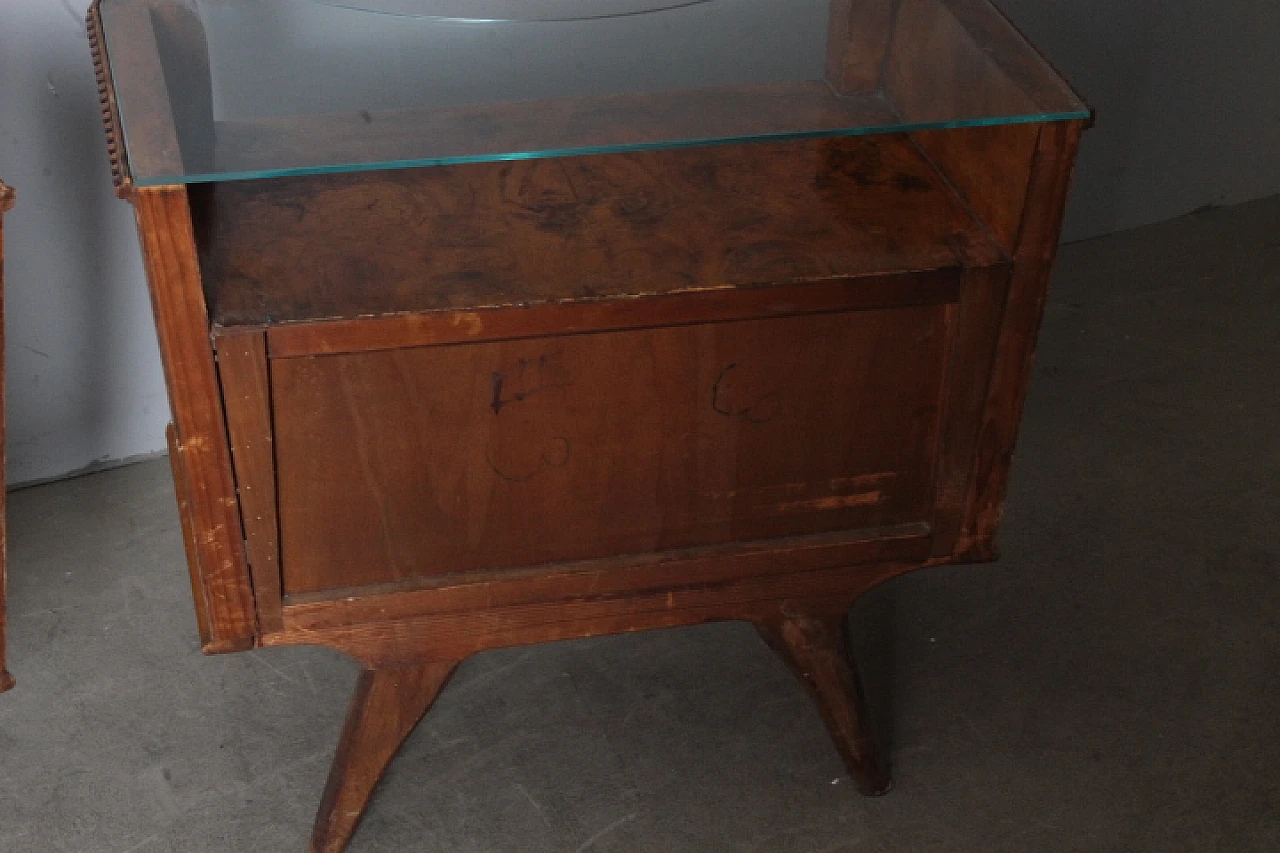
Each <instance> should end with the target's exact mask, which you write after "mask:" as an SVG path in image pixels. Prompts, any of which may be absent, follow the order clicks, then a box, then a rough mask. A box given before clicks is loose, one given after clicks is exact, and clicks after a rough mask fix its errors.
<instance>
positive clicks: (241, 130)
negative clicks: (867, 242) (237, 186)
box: [99, 0, 1089, 185]
mask: <svg viewBox="0 0 1280 853" xmlns="http://www.w3.org/2000/svg"><path fill="white" fill-rule="evenodd" d="M99 14H100V16H101V22H102V34H103V42H104V43H103V52H104V54H105V63H106V68H107V72H108V73H109V75H110V79H111V83H112V89H113V92H114V97H115V104H116V108H117V110H118V114H119V117H120V123H121V126H122V131H123V135H124V142H125V151H126V156H127V160H128V166H129V171H130V174H131V176H132V178H133V180H134V182H135V183H137V184H139V185H158V184H173V183H194V182H204V181H222V180H240V179H248V178H259V177H273V176H283V175H298V174H312V173H322V172H340V171H358V170H364V169H384V168H402V167H408V166H431V165H444V164H455V163H469V162H484V161H497V160H520V159H531V158H540V157H556V156H569V155H578V154H594V153H606V152H619V151H634V150H644V149H655V148H672V147H682V146H691V145H710V144H718V143H728V142H743V141H753V140H785V139H803V138H817V137H824V136H847V135H857V134H869V133H886V132H902V131H911V130H923V129H934V128H947V127H966V126H977V125H991V124H1005V123H1017V122H1030V121H1056V120H1068V119H1080V118H1086V117H1088V115H1089V111H1088V108H1087V107H1086V106H1085V105H1084V104H1083V103H1082V102H1081V101H1080V99H1079V98H1078V97H1076V95H1075V94H1074V93H1073V92H1072V91H1071V89H1070V88H1069V87H1068V86H1067V85H1066V84H1065V83H1064V82H1063V81H1062V80H1061V79H1060V78H1059V77H1058V76H1057V74H1056V73H1055V72H1054V71H1053V69H1052V68H1051V67H1050V66H1049V65H1048V63H1047V62H1046V61H1045V60H1044V59H1043V58H1042V57H1041V56H1040V55H1039V54H1038V53H1036V51H1035V50H1034V49H1033V48H1032V47H1031V46H1030V45H1028V44H1027V43H1026V41H1024V40H1023V38H1022V37H1021V36H1020V35H1019V34H1018V32H1017V31H1016V30H1015V29H1014V28H1013V27H1012V26H1011V25H1010V24H1009V23H1008V22H1007V21H1006V20H1005V19H1004V18H1003V17H1002V16H1001V15H1000V13H999V12H997V11H996V10H995V9H994V8H993V7H992V6H991V5H990V3H989V2H988V0H100V6H99Z"/></svg>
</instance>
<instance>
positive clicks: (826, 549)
mask: <svg viewBox="0 0 1280 853" xmlns="http://www.w3.org/2000/svg"><path fill="white" fill-rule="evenodd" d="M929 542H930V531H929V526H928V525H926V524H904V525H898V526H896V527H892V528H879V529H872V530H863V531H856V532H849V533H843V534H818V535H809V536H794V537H787V538H784V539H776V540H765V541H762V542H750V543H740V542H739V543H731V544H728V545H717V546H707V547H699V548H686V549H678V550H673V551H667V552H661V553H657V554H644V555H634V556H630V557H621V558H619V557H607V558H598V559H593V560H582V561H577V562H574V563H562V564H558V565H550V566H548V565H542V566H530V567H525V568H521V569H514V570H512V569H508V570H500V571H488V572H475V573H467V574H459V575H449V576H443V577H436V578H425V579H421V580H420V581H418V582H417V584H416V585H411V584H396V583H388V584H378V585H376V586H370V587H359V588H350V589H345V590H326V591H324V592H319V593H304V594H301V595H293V596H290V597H289V598H288V599H287V606H286V609H285V613H286V619H287V621H288V623H289V625H290V626H292V627H299V626H306V627H320V626H333V625H339V624H344V625H345V624H356V623H359V622H363V621H370V620H377V619H386V618H402V617H405V616H420V615H426V614H440V613H451V612H458V613H462V612H467V611H469V610H472V609H475V608H494V607H507V606H515V605H525V604H539V603H554V602H564V601H583V600H600V601H603V600H606V599H610V598H622V597H627V596H631V595H635V594H638V593H653V592H668V591H672V590H678V589H685V588H689V587H694V586H707V585H713V584H717V583H726V582H730V581H734V580H739V579H742V578H748V577H759V576H762V575H767V574H777V573H778V572H779V569H778V565H779V564H780V563H786V564H787V565H788V566H789V567H790V569H789V571H792V572H795V571H804V570H812V569H818V568H833V567H839V566H856V565H860V564H863V563H867V562H874V561H877V560H892V561H899V562H901V561H910V560H923V559H925V558H926V557H927V556H928V554H929Z"/></svg>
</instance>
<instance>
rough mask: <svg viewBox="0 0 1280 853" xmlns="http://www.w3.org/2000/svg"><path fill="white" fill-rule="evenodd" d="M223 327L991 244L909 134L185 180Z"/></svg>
mask: <svg viewBox="0 0 1280 853" xmlns="http://www.w3.org/2000/svg"><path fill="white" fill-rule="evenodd" d="M191 192H192V196H193V202H194V203H195V205H196V208H197V210H199V211H201V212H202V215H201V217H200V219H199V222H198V227H197V235H198V237H199V238H200V243H201V254H202V266H203V271H204V276H205V285H206V288H207V289H208V291H209V297H210V301H211V311H212V316H213V319H214V322H216V323H218V324H220V325H224V326H230V325H237V324H248V325H254V324H267V323H283V322H291V321H301V320H314V319H333V318H350V317H358V316H364V315H385V314H395V313H398V312H407V311H428V310H441V309H453V310H469V309H475V308H484V307H496V306H504V305H530V304H538V303H560V302H567V301H582V300H598V299H605V298H610V297H623V296H636V295H658V294H668V293H675V292H681V291H692V290H712V289H719V288H733V287H751V286H758V285H766V284H768V285H783V284H788V283H796V282H812V281H821V280H828V279H838V278H847V277H853V276H865V275H872V274H877V273H885V272H904V271H915V270H932V269H944V268H955V267H964V266H985V265H989V264H993V263H998V262H1000V261H1001V260H1002V255H1001V253H1000V251H999V248H998V247H997V246H996V245H995V244H994V243H993V242H992V241H991V240H990V238H989V237H988V236H987V235H986V232H985V231H984V229H983V228H982V227H981V225H979V224H978V223H977V222H976V221H975V220H974V219H973V217H972V216H971V215H970V214H969V213H968V212H967V209H966V208H965V206H964V204H963V203H962V202H961V201H960V200H959V199H958V198H957V197H956V196H955V194H954V193H953V192H952V190H951V189H950V188H949V186H948V185H947V183H946V181H945V180H943V179H942V177H941V176H939V175H938V173H937V172H936V171H935V170H934V169H933V167H932V166H931V165H930V164H929V163H928V161H927V160H926V159H925V157H924V156H923V155H922V154H921V153H920V151H919V150H918V149H917V148H916V146H915V145H914V144H913V143H912V142H911V141H910V140H909V139H907V138H905V137H900V136H878V137H875V138H874V139H828V140H819V141H809V142H798V143H797V142H792V143H785V144H757V145H741V146H733V147H726V146H714V147H709V148H698V149H687V150H676V151H653V152H640V153H632V154H618V155H608V156H598V157H579V158H561V159H552V160H535V161H527V162H516V163H482V164H473V165H464V166H450V167H439V168H432V169H417V170H405V171H398V172H378V173H371V174H346V175H330V176H312V177H308V178H300V179H294V178H282V179H276V180H268V181H251V182H243V183H229V184H218V185H215V186H212V187H192V188H191Z"/></svg>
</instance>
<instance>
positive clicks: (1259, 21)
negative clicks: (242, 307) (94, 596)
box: [0, 0, 1280, 483]
mask: <svg viewBox="0 0 1280 853" xmlns="http://www.w3.org/2000/svg"><path fill="white" fill-rule="evenodd" d="M263 2H268V0H263ZM997 2H998V3H999V5H1000V6H1001V7H1002V8H1003V9H1004V10H1005V11H1006V12H1007V13H1008V14H1009V15H1010V16H1011V17H1012V18H1013V19H1014V21H1015V22H1016V23H1018V24H1019V26H1021V27H1022V28H1023V29H1024V31H1025V32H1027V34H1028V35H1029V36H1031V38H1032V39H1033V40H1035V41H1036V42H1037V43H1038V44H1039V45H1040V46H1041V47H1042V49H1043V50H1044V51H1045V52H1046V53H1047V54H1048V55H1049V56H1050V57H1051V58H1052V59H1053V61H1054V62H1055V64H1057V66H1058V67H1059V68H1060V69H1061V70H1062V71H1063V73H1064V74H1066V75H1067V76H1068V78H1069V79H1071V81H1072V82H1073V83H1074V84H1075V85H1076V87H1077V88H1078V89H1079V90H1080V91H1081V93H1082V94H1084V95H1085V97H1086V98H1087V99H1088V100H1089V101H1090V103H1092V104H1093V105H1094V106H1095V107H1097V108H1098V111H1099V115H1100V119H1099V124H1098V127H1097V128H1096V129H1095V130H1094V131H1092V132H1091V133H1090V134H1089V135H1088V136H1087V137H1086V139H1085V148H1084V153H1083V155H1082V160H1081V164H1080V172H1079V175H1078V177H1077V181H1076V187H1075V193H1074V197H1073V199H1072V203H1071V210H1070V215H1069V218H1068V224H1067V236H1068V238H1069V239H1072V238H1076V239H1078V238H1082V237H1089V236H1094V235H1098V234H1104V233H1108V232H1110V231H1115V230H1119V229H1124V228H1129V227H1133V226H1137V225H1142V224H1145V223H1149V222H1155V221H1159V220H1161V219H1166V218H1169V217H1173V216H1177V215H1179V214H1182V213H1186V212H1189V211H1191V210H1193V209H1195V208H1198V207H1201V206H1203V205H1206V204H1229V203H1233V202H1237V201H1244V200H1246V199H1250V198H1257V197H1261V196H1265V195H1272V194H1275V193H1278V192H1280V154H1277V152H1280V99H1278V96H1277V92H1278V91H1280V60H1278V59H1277V57H1276V54H1277V53H1280V51H1276V50H1275V47H1276V44H1277V41H1278V39H1280V37H1278V35H1277V34H1280V4H1278V3H1276V2H1275V0H1235V2H1217V3H1202V2H1192V0H1182V2H1174V0H1070V2H1067V0H1056V2H1048V0H997ZM85 5H86V2H85V0H0V176H3V177H4V179H5V180H6V181H7V182H8V183H10V184H12V185H13V186H15V187H17V189H18V192H19V201H18V208H17V209H16V210H15V211H14V212H13V213H12V214H11V215H10V216H9V217H8V218H7V220H6V236H7V240H6V242H7V247H8V249H9V253H8V258H7V273H8V279H9V280H8V285H9V291H8V306H7V307H8V328H7V342H6V343H7V355H8V359H9V396H8V404H9V419H10V432H9V453H10V465H11V467H10V480H11V482H15V483H21V482H28V481H31V480H35V479H41V478H46V477H53V476H57V475H60V474H63V473H67V472H70V471H75V470H77V469H80V468H83V467H85V466H88V465H91V464H94V463H96V462H100V461H109V460H117V459H122V458H126V457H129V456H133V455H137V454H142V453H149V452H154V451H158V450H161V449H162V448H163V446H164V433H163V428H164V423H165V421H166V420H167V418H168V410H167V405H166V403H165V397H164V385H163V381H162V377H161V373H160V366H159V360H158V355H157V352H156V346H155V335H154V332H153V331H152V328H151V318H150V313H149V306H148V303H147V297H146V291H145V288H144V285H143V279H142V265H141V261H140V259H139V257H138V251H137V248H136V240H135V237H134V234H133V224H132V220H131V215H130V210H129V207H128V206H127V205H126V204H124V203H123V202H118V201H116V200H115V199H114V197H113V196H112V194H111V187H110V178H109V175H108V172H107V162H106V154H105V146H104V144H103V140H102V131H101V127H100V122H99V117H98V105H97V95H96V91H95V84H94V80H93V73H92V69H91V67H90V64H89V52H88V46H87V44H86V42H85V38H84V28H83V22H82V13H83V10H84V7H85Z"/></svg>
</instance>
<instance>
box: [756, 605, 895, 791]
mask: <svg viewBox="0 0 1280 853" xmlns="http://www.w3.org/2000/svg"><path fill="white" fill-rule="evenodd" d="M755 624H756V628H757V630H759V631H760V634H761V636H763V637H764V639H765V642H767V643H768V644H769V645H770V646H772V647H773V649H774V651H776V652H777V653H778V654H779V655H780V656H781V657H782V659H783V660H784V661H786V662H787V664H788V665H789V666H790V667H791V669H792V670H793V671H794V672H795V674H796V675H797V676H798V677H799V678H800V680H801V681H803V682H804V685H805V687H807V688H808V690H809V694H810V695H811V696H812V697H813V699H814V701H815V702H816V703H817V705H818V710H819V711H820V712H821V713H822V719H823V721H824V722H825V723H826V724H827V729H828V730H829V731H830V732H831V738H832V740H834V741H835V744H836V749H838V750H839V751H840V755H841V757H842V758H844V763H845V765H846V766H847V767H848V768H849V772H850V774H852V776H853V780H854V784H856V785H857V787H858V790H859V791H860V792H861V793H863V794H865V795H866V796H869V797H876V796H880V795H881V794H884V793H887V792H888V790H889V788H890V787H892V784H893V783H892V782H891V781H890V779H889V774H888V772H887V770H886V769H885V767H884V765H883V764H882V763H881V761H880V758H879V748H878V746H877V743H876V736H875V728H874V726H873V724H872V721H871V715H870V713H869V711H868V709H867V703H866V699H865V697H864V696H863V692H862V682H861V680H860V679H859V678H858V670H857V667H856V666H855V664H854V661H853V658H852V656H851V655H850V652H849V644H848V635H847V633H846V631H845V626H844V614H843V613H841V614H838V615H830V614H821V615H819V614H814V615H804V614H800V615H792V614H789V613H783V614H779V615H778V616H777V617H773V618H768V619H763V620H759V621H757V622H756V623H755Z"/></svg>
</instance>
